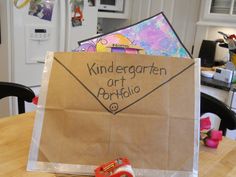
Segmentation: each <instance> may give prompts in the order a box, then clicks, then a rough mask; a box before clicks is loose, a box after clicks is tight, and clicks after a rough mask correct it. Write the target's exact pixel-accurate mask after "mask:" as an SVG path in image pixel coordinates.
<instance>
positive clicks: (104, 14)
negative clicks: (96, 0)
mask: <svg viewBox="0 0 236 177" xmlns="http://www.w3.org/2000/svg"><path fill="white" fill-rule="evenodd" d="M131 5H132V0H125V1H124V10H123V12H111V11H98V18H112V19H129V18H130V11H131Z"/></svg>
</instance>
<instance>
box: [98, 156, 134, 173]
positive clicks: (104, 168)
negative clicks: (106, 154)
mask: <svg viewBox="0 0 236 177" xmlns="http://www.w3.org/2000/svg"><path fill="white" fill-rule="evenodd" d="M122 176H126V177H134V175H133V171H132V169H131V165H130V162H129V160H128V159H127V158H118V159H116V160H113V161H111V162H108V163H105V164H103V165H101V166H100V167H98V168H96V169H95V177H122Z"/></svg>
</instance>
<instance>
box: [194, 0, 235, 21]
mask: <svg viewBox="0 0 236 177" xmlns="http://www.w3.org/2000/svg"><path fill="white" fill-rule="evenodd" d="M198 24H200V25H208V26H209V25H211V26H236V0H202V2H201V13H200V21H199V22H198Z"/></svg>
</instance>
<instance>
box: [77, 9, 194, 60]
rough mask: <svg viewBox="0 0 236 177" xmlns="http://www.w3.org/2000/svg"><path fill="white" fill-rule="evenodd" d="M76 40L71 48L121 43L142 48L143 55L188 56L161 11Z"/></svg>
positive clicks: (104, 49)
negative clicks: (96, 35)
mask: <svg viewBox="0 0 236 177" xmlns="http://www.w3.org/2000/svg"><path fill="white" fill-rule="evenodd" d="M79 44H80V45H79V47H78V48H77V49H75V50H74V51H76V52H81V51H89V52H91V51H94V52H95V51H96V52H110V51H111V50H110V49H109V48H121V47H123V48H129V49H128V50H125V51H131V49H133V47H134V48H136V50H140V49H143V50H144V52H145V54H147V55H157V56H172V57H182V58H191V55H190V54H189V52H188V51H187V49H186V48H185V47H184V45H183V43H182V42H181V41H180V39H179V38H178V36H177V34H176V33H175V31H174V29H173V28H172V26H171V25H170V23H169V22H168V20H167V18H166V17H165V16H164V14H163V13H159V14H157V15H155V16H153V17H151V18H149V19H146V20H144V21H141V22H139V23H137V24H134V25H131V26H128V27H125V28H123V29H120V30H117V31H114V32H111V33H108V34H104V35H101V36H98V37H94V38H91V39H88V40H84V41H81V42H79ZM130 46H133V47H130ZM137 48H139V49H137ZM112 51H117V50H112ZM118 51H121V50H119V49H118ZM126 53H128V52H126ZM133 53H139V52H133Z"/></svg>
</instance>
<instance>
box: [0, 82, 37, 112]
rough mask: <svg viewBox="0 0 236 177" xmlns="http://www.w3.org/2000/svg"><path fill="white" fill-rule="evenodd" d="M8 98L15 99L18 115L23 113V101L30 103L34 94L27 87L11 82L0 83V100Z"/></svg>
mask: <svg viewBox="0 0 236 177" xmlns="http://www.w3.org/2000/svg"><path fill="white" fill-rule="evenodd" d="M9 96H15V97H17V101H18V113H19V114H21V113H24V112H25V101H26V102H32V100H33V98H34V97H35V94H34V92H33V90H31V89H30V88H29V87H27V86H24V85H21V84H17V83H11V82H0V99H2V98H5V97H9Z"/></svg>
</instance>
